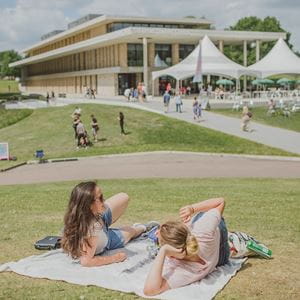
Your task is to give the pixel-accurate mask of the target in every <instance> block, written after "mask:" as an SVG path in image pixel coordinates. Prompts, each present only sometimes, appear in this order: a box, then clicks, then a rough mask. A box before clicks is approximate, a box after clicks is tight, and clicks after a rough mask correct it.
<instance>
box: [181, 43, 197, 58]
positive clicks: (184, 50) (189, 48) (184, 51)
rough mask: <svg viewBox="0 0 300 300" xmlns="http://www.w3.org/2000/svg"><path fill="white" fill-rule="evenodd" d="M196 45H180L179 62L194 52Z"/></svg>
mask: <svg viewBox="0 0 300 300" xmlns="http://www.w3.org/2000/svg"><path fill="white" fill-rule="evenodd" d="M194 49H195V45H179V61H182V60H183V59H185V58H186V57H187V56H189V54H190V53H191V52H193V50H194Z"/></svg>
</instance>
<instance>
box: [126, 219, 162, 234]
mask: <svg viewBox="0 0 300 300" xmlns="http://www.w3.org/2000/svg"><path fill="white" fill-rule="evenodd" d="M132 226H133V227H138V226H143V228H144V233H145V232H148V231H150V230H151V229H153V228H154V227H158V226H159V223H158V222H156V221H150V222H148V223H146V224H142V223H134V224H133V225H132Z"/></svg>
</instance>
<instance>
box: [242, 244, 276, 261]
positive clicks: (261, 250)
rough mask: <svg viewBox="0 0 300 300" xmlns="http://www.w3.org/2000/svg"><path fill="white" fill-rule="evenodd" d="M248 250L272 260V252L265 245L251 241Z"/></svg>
mask: <svg viewBox="0 0 300 300" xmlns="http://www.w3.org/2000/svg"><path fill="white" fill-rule="evenodd" d="M247 248H248V249H249V250H251V251H253V252H255V253H257V254H258V255H260V256H262V257H264V258H271V256H272V251H271V250H270V249H268V248H267V247H266V246H264V245H260V244H257V243H255V242H254V241H249V242H248V243H247Z"/></svg>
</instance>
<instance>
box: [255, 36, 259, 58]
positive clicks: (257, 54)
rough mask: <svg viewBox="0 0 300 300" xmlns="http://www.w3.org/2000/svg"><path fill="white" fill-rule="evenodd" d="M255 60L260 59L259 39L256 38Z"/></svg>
mask: <svg viewBox="0 0 300 300" xmlns="http://www.w3.org/2000/svg"><path fill="white" fill-rule="evenodd" d="M255 58H256V62H258V61H259V59H260V41H259V40H256V51H255Z"/></svg>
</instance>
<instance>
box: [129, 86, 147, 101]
mask: <svg viewBox="0 0 300 300" xmlns="http://www.w3.org/2000/svg"><path fill="white" fill-rule="evenodd" d="M124 97H125V98H126V100H127V101H128V102H130V101H133V102H136V101H140V102H145V101H146V100H147V94H146V88H145V85H144V83H142V82H140V83H139V84H138V85H137V87H131V88H127V89H125V91H124Z"/></svg>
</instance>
